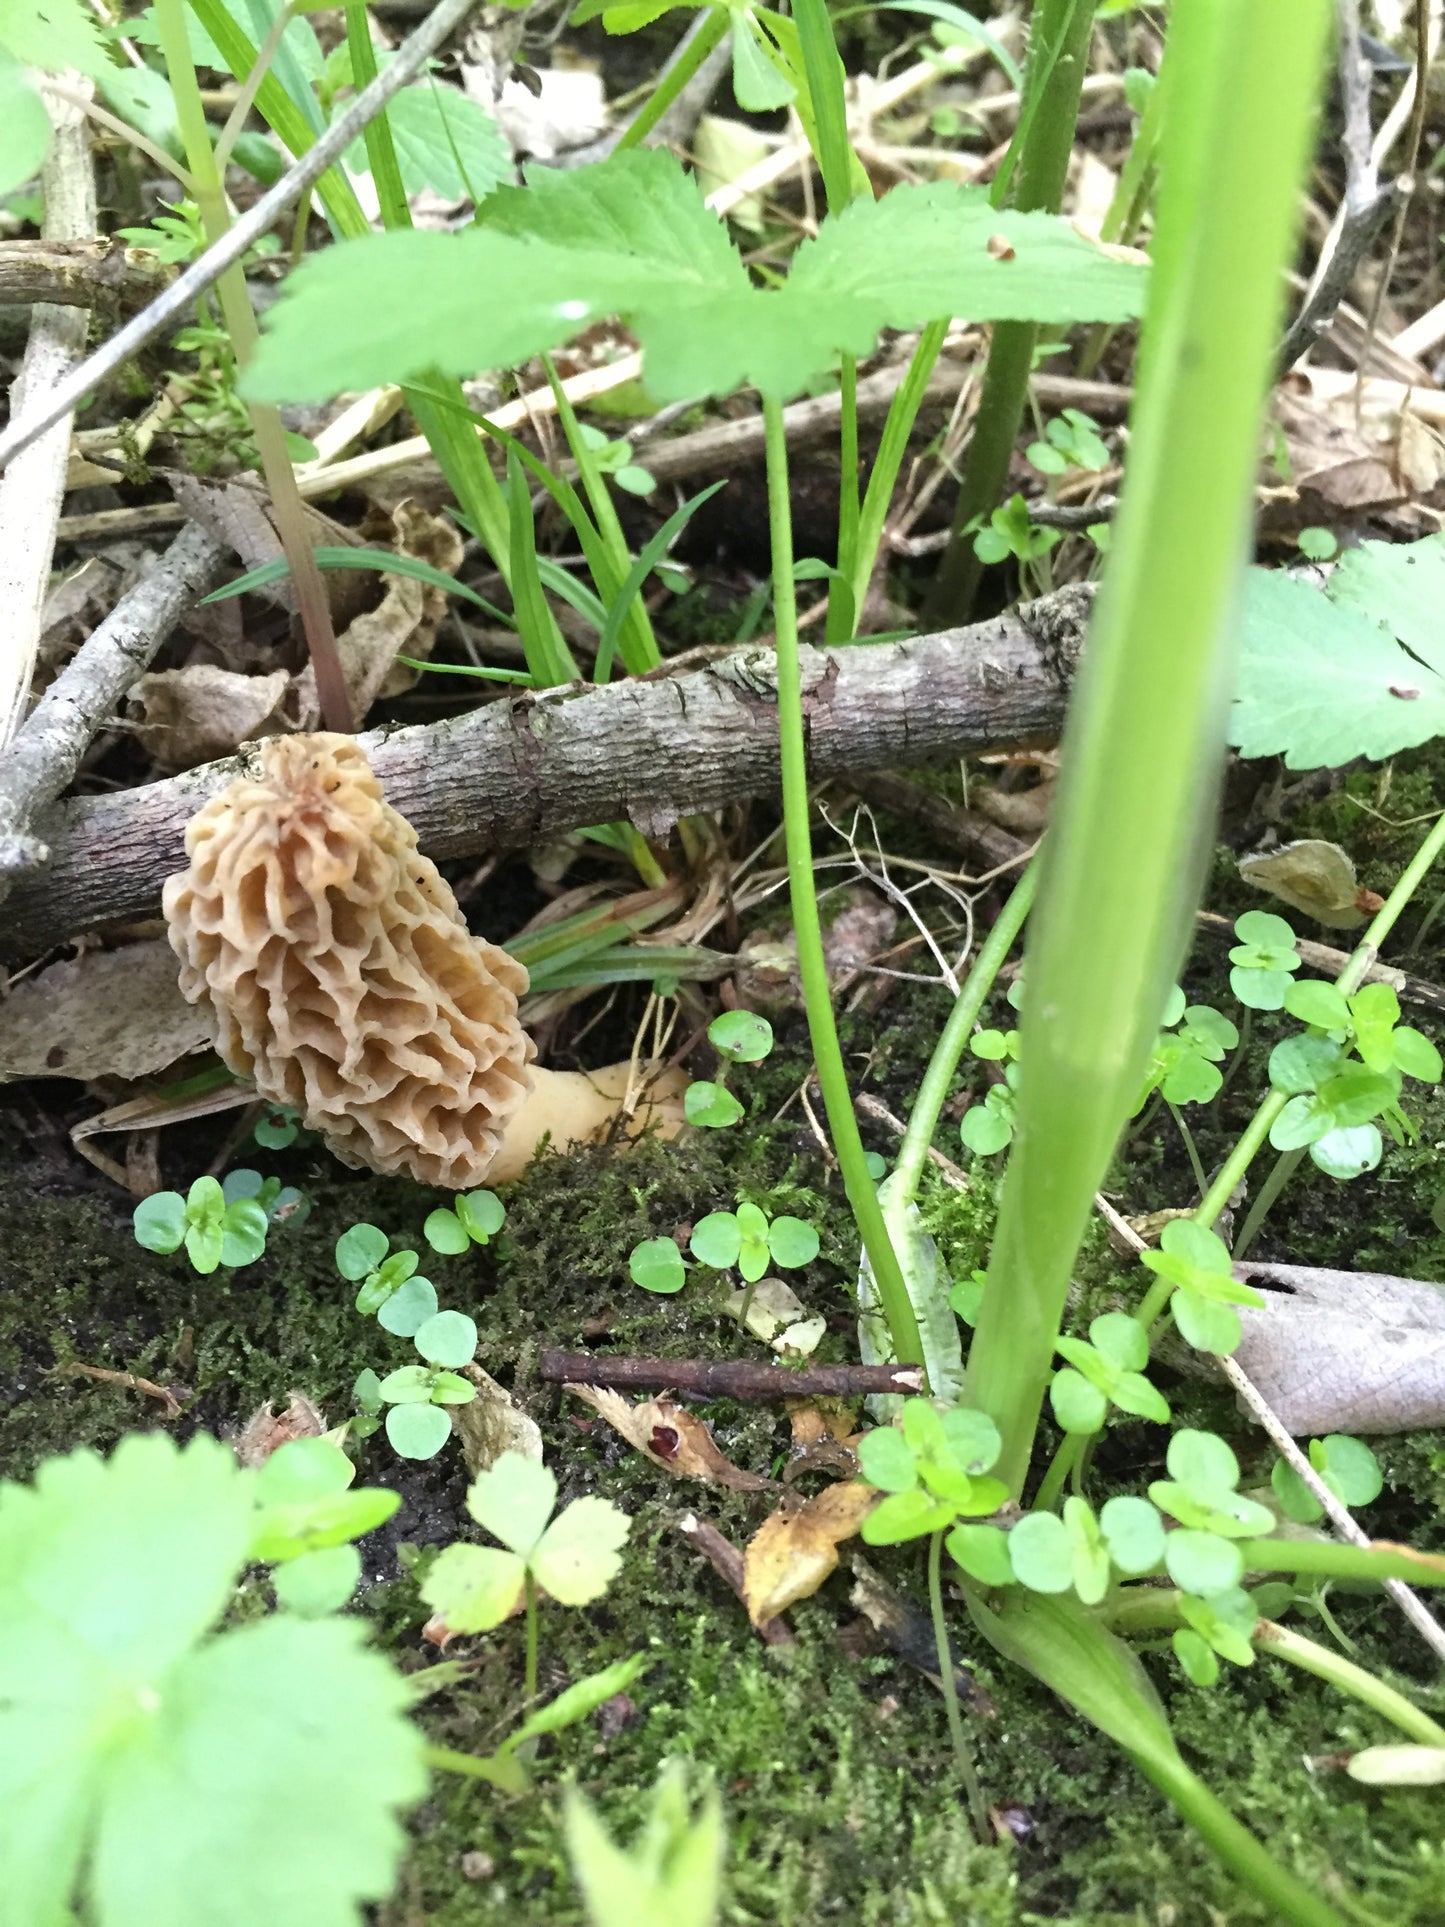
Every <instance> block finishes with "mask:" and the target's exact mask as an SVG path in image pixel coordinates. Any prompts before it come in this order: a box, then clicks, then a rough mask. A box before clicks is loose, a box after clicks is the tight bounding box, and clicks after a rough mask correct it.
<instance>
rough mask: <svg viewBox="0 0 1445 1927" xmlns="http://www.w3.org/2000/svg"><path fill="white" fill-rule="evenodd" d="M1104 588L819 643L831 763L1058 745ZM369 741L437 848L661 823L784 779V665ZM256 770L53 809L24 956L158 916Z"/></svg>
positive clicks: (813, 743)
mask: <svg viewBox="0 0 1445 1927" xmlns="http://www.w3.org/2000/svg"><path fill="white" fill-rule="evenodd" d="M1091 600H1092V591H1091V590H1090V589H1089V588H1087V587H1082V586H1081V587H1075V588H1068V589H1061V590H1059V591H1058V592H1057V593H1056V594H1054V595H1051V596H1046V597H1044V598H1042V599H1041V600H1040V601H1038V602H1033V603H1027V604H1025V605H1024V607H1023V608H1021V609H1019V610H1017V611H1016V612H1015V613H1013V614H1011V615H1008V616H1001V617H997V618H995V619H994V620H992V621H989V622H981V623H975V624H973V625H972V626H971V627H969V628H966V629H952V630H945V631H943V632H942V633H941V634H938V635H931V636H919V637H917V638H915V639H914V640H912V641H909V642H893V643H874V644H862V645H858V646H854V647H851V648H841V649H832V650H826V651H824V650H816V649H805V650H803V652H802V657H803V705H804V715H805V722H806V726H807V730H808V753H809V768H810V770H811V772H812V774H813V775H814V776H815V777H827V776H841V775H846V774H848V773H849V772H851V771H855V770H864V769H897V768H901V767H904V766H906V765H908V764H910V763H919V762H923V761H925V760H926V759H927V758H928V757H930V756H935V755H949V756H956V755H961V754H964V753H966V752H968V751H973V750H981V749H996V748H1001V747H1004V746H1006V745H1011V744H1016V743H1020V742H1028V741H1035V740H1039V739H1044V740H1049V739H1051V738H1053V737H1054V736H1055V735H1056V734H1057V732H1058V729H1059V725H1060V723H1061V721H1062V719H1063V713H1064V704H1065V700H1066V698H1067V695H1068V690H1069V686H1070V683H1071V681H1072V678H1073V673H1074V669H1075V666H1076V664H1077V661H1078V656H1079V651H1080V648H1081V646H1082V642H1083V634H1084V627H1085V624H1086V622H1087V619H1088V611H1089V607H1090V603H1091ZM361 742H362V744H363V746H364V747H365V749H366V753H367V755H368V756H369V757H370V759H371V763H372V766H373V768H374V769H375V771H376V773H377V775H378V777H379V778H380V779H381V783H382V787H383V788H384V790H385V792H386V797H387V801H388V802H389V803H391V804H392V805H393V806H394V807H395V808H396V809H398V810H400V811H401V813H402V815H403V816H406V817H407V818H409V819H410V821H411V822H412V823H413V824H414V825H415V826H416V830H417V833H418V835H419V836H420V838H421V845H422V848H423V849H424V850H425V851H426V852H427V854H428V855H429V856H432V857H438V858H444V857H449V856H464V855H470V854H473V853H475V852H476V851H479V850H484V849H489V848H493V847H495V846H497V845H501V844H525V843H532V842H540V841H543V840H545V839H546V838H548V837H553V836H556V835H558V834H559V833H561V832H563V831H566V830H574V829H580V828H582V827H583V826H585V825H587V824H592V823H609V822H616V821H620V820H630V821H631V822H633V823H635V824H636V825H637V827H638V828H639V829H640V830H641V831H642V832H643V833H644V835H647V836H661V835H663V834H665V832H666V831H667V830H668V829H669V828H670V827H671V826H672V824H673V823H674V822H676V820H677V819H678V818H679V817H680V816H688V815H696V814H700V813H702V812H704V811H708V810H715V809H721V808H723V807H724V806H725V805H727V804H729V803H736V802H738V801H740V800H741V799H742V798H743V797H746V796H752V795H756V794H758V793H760V792H768V791H773V790H775V789H776V788H777V785H778V711H777V675H776V658H775V657H774V655H773V653H772V651H771V650H768V649H741V650H738V651H736V652H735V653H733V654H732V655H729V656H725V657H723V658H722V659H721V660H720V661H718V662H713V663H710V664H708V665H707V666H706V667H705V668H702V669H698V670H693V671H691V672H689V673H682V674H678V675H675V676H662V677H657V678H656V679H653V680H637V681H626V682H618V683H612V684H609V685H607V686H606V687H604V688H600V689H599V688H592V687H590V686H586V685H576V684H574V685H572V686H571V687H569V688H567V689H559V690H547V691H544V692H542V693H540V694H534V693H532V692H528V693H527V694H526V695H523V696H518V697H515V698H511V697H509V698H503V699H502V700H500V701H497V702H493V703H490V704H488V705H487V706H486V707H485V708H483V709H478V710H474V711H472V712H471V713H470V714H469V715H466V716H462V717H458V718H455V719H451V720H448V721H446V722H441V723H430V724H427V725H425V726H421V727H415V728H408V729H397V730H391V731H383V730H374V731H371V732H370V733H368V734H367V735H365V736H363V737H362V738H361ZM244 767H245V757H244V754H243V755H242V756H240V757H228V758H227V759H226V760H225V761H224V762H220V763H210V764H207V765H206V766H205V767H203V768H201V769H195V770H188V771H187V772H186V773H185V774H184V775H181V776H176V777H172V778H171V779H170V780H169V781H167V782H162V783H153V784H150V785H148V786H147V787H146V788H144V789H137V790H127V791H122V792H119V793H117V794H115V795H112V796H100V797H85V798H80V799H75V800H72V801H70V802H68V803H64V804H60V805H58V806H56V807H55V808H53V809H52V810H50V811H49V812H46V813H45V814H43V815H42V816H40V817H39V818H37V820H36V821H35V823H34V825H33V831H34V834H35V835H36V836H37V837H39V838H40V839H41V840H42V841H43V842H44V843H46V844H48V845H49V847H50V850H51V855H52V860H51V863H50V866H49V868H48V869H46V870H43V871H40V872H37V873H35V874H32V875H30V876H27V877H25V878H24V879H22V880H21V881H19V882H17V884H16V886H15V888H14V890H13V891H12V893H11V896H10V900H9V905H8V912H9V914H8V916H7V918H6V931H5V949H6V950H7V951H8V953H9V954H11V955H24V954H28V953H33V952H35V951H37V950H42V949H44V948H46V947H47V946H49V945H51V944H53V943H57V942H60V941H62V940H63V939H64V938H66V937H69V936H72V935H74V934H75V933H76V932H77V931H80V930H85V929H88V928H90V927H91V926H93V925H95V924H97V923H103V922H106V921H111V920H114V919H117V918H132V917H138V916H145V915H148V914H150V913H152V912H153V911H154V910H155V908H156V906H157V904H158V903H159V901H160V891H161V885H162V883H163V882H164V880H165V878H166V877H168V876H169V875H170V874H171V872H172V871H173V870H178V869H180V868H181V867H182V865H183V863H184V861H185V857H184V848H183V838H184V834H185V827H186V824H187V822H188V821H189V819H190V818H191V816H193V815H194V814H195V812H196V811H197V810H198V809H199V808H200V807H201V805H202V804H203V803H204V802H205V801H206V800H207V799H208V798H209V797H211V796H214V795H215V794H216V792H217V791H218V790H220V789H222V788H224V786H225V785H226V784H227V783H229V782H230V781H231V780H232V779H233V778H234V777H235V776H236V775H238V774H239V773H240V772H241V770H242V769H243V768H244Z"/></svg>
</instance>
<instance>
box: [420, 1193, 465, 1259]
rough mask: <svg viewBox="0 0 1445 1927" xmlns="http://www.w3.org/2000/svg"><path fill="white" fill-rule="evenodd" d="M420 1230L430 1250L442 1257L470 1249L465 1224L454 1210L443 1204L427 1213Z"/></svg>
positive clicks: (448, 1256)
mask: <svg viewBox="0 0 1445 1927" xmlns="http://www.w3.org/2000/svg"><path fill="white" fill-rule="evenodd" d="M421 1230H422V1236H423V1237H424V1238H425V1239H426V1241H427V1243H428V1244H429V1245H430V1246H431V1248H432V1250H433V1251H437V1252H440V1253H441V1254H442V1256H443V1257H446V1258H455V1257H458V1256H459V1255H460V1254H461V1253H462V1252H463V1251H469V1250H470V1249H471V1243H472V1240H471V1235H470V1233H469V1232H468V1230H467V1228H466V1226H465V1225H464V1224H463V1223H462V1221H461V1219H460V1218H459V1217H458V1216H457V1214H456V1212H455V1211H451V1210H449V1209H448V1208H447V1207H446V1206H445V1205H441V1206H439V1207H438V1209H437V1210H435V1211H430V1212H428V1213H427V1219H426V1223H425V1224H424V1225H423V1226H422V1228H421Z"/></svg>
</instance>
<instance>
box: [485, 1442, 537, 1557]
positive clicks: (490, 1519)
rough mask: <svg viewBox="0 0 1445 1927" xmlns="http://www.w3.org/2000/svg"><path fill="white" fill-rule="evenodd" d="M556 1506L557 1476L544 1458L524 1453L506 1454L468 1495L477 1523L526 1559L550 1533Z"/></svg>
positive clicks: (486, 1472) (489, 1469)
mask: <svg viewBox="0 0 1445 1927" xmlns="http://www.w3.org/2000/svg"><path fill="white" fill-rule="evenodd" d="M556 1503H557V1481H556V1479H555V1477H554V1476H553V1475H552V1473H551V1472H549V1471H548V1469H547V1467H546V1466H545V1465H543V1464H542V1462H541V1461H540V1459H529V1458H526V1457H524V1456H523V1454H522V1453H520V1452H504V1453H503V1454H502V1456H501V1457H500V1458H499V1459H498V1460H497V1462H496V1464H495V1465H493V1466H491V1467H489V1468H488V1470H487V1471H485V1472H482V1473H479V1474H478V1476H477V1477H476V1478H475V1479H474V1480H473V1481H472V1483H471V1486H470V1488H469V1489H468V1492H467V1511H468V1512H470V1513H471V1515H472V1517H473V1518H474V1519H475V1520H476V1522H477V1524H478V1525H479V1526H482V1527H484V1528H485V1530H486V1531H488V1532H490V1533H491V1535H492V1537H493V1538H494V1539H500V1540H501V1542H502V1544H503V1545H504V1546H509V1547H510V1548H511V1550H512V1551H513V1552H515V1553H517V1554H518V1555H519V1556H520V1557H522V1558H524V1559H525V1558H528V1557H530V1555H531V1553H532V1552H533V1550H534V1549H535V1547H536V1545H537V1543H538V1541H539V1540H540V1539H541V1537H542V1534H543V1533H544V1532H545V1531H546V1529H547V1521H548V1520H549V1519H550V1518H551V1516H552V1508H553V1507H554V1506H555V1505H556Z"/></svg>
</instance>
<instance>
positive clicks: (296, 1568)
mask: <svg viewBox="0 0 1445 1927" xmlns="http://www.w3.org/2000/svg"><path fill="white" fill-rule="evenodd" d="M355 1476H356V1471H355V1467H354V1466H353V1465H352V1463H351V1461H350V1459H348V1458H347V1456H346V1454H345V1453H344V1452H342V1451H341V1450H340V1449H339V1448H338V1447H337V1446H335V1445H333V1444H332V1442H331V1440H330V1439H324V1438H313V1439H292V1440H291V1441H290V1442H289V1443H288V1444H286V1445H283V1446H281V1447H279V1448H278V1450H276V1451H275V1452H273V1453H272V1454H271V1456H270V1458H269V1459H267V1460H266V1463H265V1464H264V1465H263V1466H262V1467H261V1470H260V1472H259V1474H258V1475H257V1481H256V1489H257V1495H258V1499H259V1501H260V1511H259V1514H258V1517H257V1521H256V1532H255V1537H254V1538H253V1540H252V1542H251V1557H252V1558H253V1559H256V1560H259V1561H260V1562H261V1563H262V1564H264V1565H268V1566H275V1567H276V1568H277V1570H276V1572H275V1573H274V1574H273V1576H272V1583H273V1584H274V1586H275V1588H276V1597H277V1599H278V1600H279V1601H280V1603H281V1604H282V1605H283V1606H285V1607H287V1608H289V1609H290V1610H291V1611H292V1612H297V1613H300V1614H301V1615H302V1616H303V1617H304V1618H308V1619H314V1618H318V1617H320V1616H321V1615H322V1614H323V1613H329V1612H336V1611H338V1610H339V1609H340V1608H341V1607H342V1606H344V1605H345V1604H346V1602H347V1600H348V1599H349V1598H350V1597H351V1595H352V1593H353V1592H354V1591H355V1590H356V1582H357V1580H358V1579H359V1578H360V1577H361V1557H360V1554H359V1553H358V1552H357V1550H356V1547H355V1546H354V1545H353V1544H352V1541H353V1540H355V1539H359V1538H361V1536H362V1535H363V1533H367V1532H373V1531H375V1529H376V1527H377V1526H380V1525H384V1524H385V1523H386V1521H387V1520H388V1519H389V1518H390V1517H391V1516H392V1514H393V1513H394V1512H395V1511H396V1509H397V1507H398V1506H399V1505H400V1504H401V1495H400V1494H399V1493H396V1492H390V1491H387V1490H386V1489H385V1488H384V1487H381V1486H363V1487H362V1488H361V1489H360V1490H358V1491H355V1492H353V1491H350V1490H348V1488H349V1487H350V1485H351V1482H352V1480H353V1479H354V1478H355Z"/></svg>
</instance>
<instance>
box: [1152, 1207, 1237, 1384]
mask: <svg viewBox="0 0 1445 1927" xmlns="http://www.w3.org/2000/svg"><path fill="white" fill-rule="evenodd" d="M1159 1243H1160V1246H1161V1249H1160V1250H1158V1251H1146V1252H1144V1253H1143V1254H1142V1258H1141V1262H1142V1263H1143V1264H1145V1265H1147V1266H1148V1268H1149V1270H1150V1271H1153V1272H1157V1274H1158V1275H1159V1277H1161V1278H1163V1279H1165V1280H1166V1281H1167V1282H1168V1283H1169V1284H1171V1285H1173V1286H1174V1288H1175V1289H1174V1295H1173V1297H1172V1298H1171V1299H1170V1301H1169V1309H1170V1311H1172V1312H1173V1314H1174V1322H1175V1324H1176V1325H1177V1326H1178V1327H1179V1331H1180V1335H1181V1336H1182V1337H1183V1339H1184V1340H1185V1342H1186V1343H1187V1344H1190V1345H1192V1346H1193V1347H1194V1349H1195V1350H1196V1351H1200V1352H1214V1353H1217V1354H1218V1355H1219V1356H1220V1357H1228V1355H1229V1354H1230V1353H1231V1352H1232V1351H1234V1350H1236V1349H1237V1347H1238V1345H1239V1341H1240V1338H1241V1336H1242V1335H1243V1334H1242V1332H1241V1328H1240V1323H1239V1314H1238V1313H1237V1312H1236V1311H1235V1310H1234V1307H1235V1306H1236V1305H1252V1306H1254V1307H1256V1308H1258V1307H1260V1306H1262V1305H1263V1304H1264V1299H1263V1298H1262V1297H1261V1295H1260V1294H1259V1292H1257V1291H1256V1290H1255V1289H1254V1287H1253V1286H1252V1285H1243V1284H1240V1282H1239V1281H1238V1279H1236V1278H1235V1276H1234V1273H1233V1269H1232V1266H1231V1260H1230V1256H1229V1247H1228V1246H1227V1245H1226V1244H1225V1243H1224V1240H1223V1239H1222V1238H1220V1237H1219V1236H1218V1234H1217V1233H1216V1232H1213V1231H1210V1230H1208V1229H1207V1228H1206V1227H1205V1226H1204V1225H1202V1224H1196V1223H1195V1222H1194V1220H1193V1219H1192V1218H1174V1219H1171V1220H1170V1222H1169V1223H1168V1224H1166V1225H1165V1227H1164V1229H1163V1232H1162V1233H1161V1234H1160V1238H1159Z"/></svg>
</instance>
